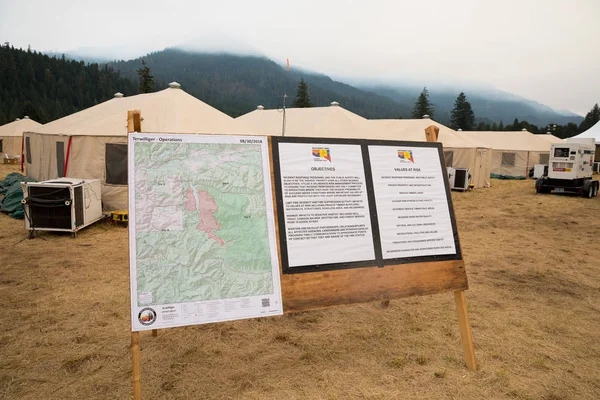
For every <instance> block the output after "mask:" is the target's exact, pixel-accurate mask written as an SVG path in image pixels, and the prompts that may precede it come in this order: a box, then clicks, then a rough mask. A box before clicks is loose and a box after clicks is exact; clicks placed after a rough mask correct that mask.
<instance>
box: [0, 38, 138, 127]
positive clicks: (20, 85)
mask: <svg viewBox="0 0 600 400" xmlns="http://www.w3.org/2000/svg"><path fill="white" fill-rule="evenodd" d="M116 92H121V93H123V94H124V95H132V94H137V92H138V90H137V85H136V83H135V82H134V81H131V80H129V79H124V78H122V77H120V75H119V72H117V71H114V70H113V69H112V68H110V67H108V66H106V65H105V66H102V67H101V66H99V65H98V64H85V63H84V62H83V61H73V60H67V59H66V58H65V56H64V55H63V56H62V57H61V58H57V57H50V56H48V55H45V54H42V53H38V52H36V51H32V50H31V49H30V48H28V49H27V50H21V49H15V48H14V47H13V46H11V45H10V43H4V44H3V45H0V125H3V124H6V123H8V122H12V121H14V120H15V119H16V118H23V117H24V116H25V115H27V116H29V117H30V118H31V119H33V120H35V121H37V122H40V123H43V124H44V123H47V122H50V121H53V120H55V119H58V118H61V117H64V116H66V115H69V114H73V113H75V112H77V111H80V110H83V109H85V108H88V107H91V106H93V105H96V104H98V103H100V102H103V101H105V100H108V99H110V98H112V97H113V96H114V94H115V93H116Z"/></svg>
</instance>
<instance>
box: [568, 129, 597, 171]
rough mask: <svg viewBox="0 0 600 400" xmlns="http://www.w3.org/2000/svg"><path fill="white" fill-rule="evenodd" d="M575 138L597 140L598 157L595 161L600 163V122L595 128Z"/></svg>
mask: <svg viewBox="0 0 600 400" xmlns="http://www.w3.org/2000/svg"><path fill="white" fill-rule="evenodd" d="M573 138H577V139H588V138H593V139H594V140H596V155H595V159H594V161H596V162H600V121H598V122H596V124H595V125H594V126H592V127H591V128H590V129H588V130H587V131H585V132H583V133H580V134H579V135H577V136H573Z"/></svg>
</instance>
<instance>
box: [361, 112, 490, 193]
mask: <svg viewBox="0 0 600 400" xmlns="http://www.w3.org/2000/svg"><path fill="white" fill-rule="evenodd" d="M368 125H369V131H368V132H369V135H370V136H369V138H372V139H383V140H409V141H417V142H423V141H425V128H427V127H428V126H431V125H434V126H437V127H438V128H439V130H440V131H439V136H438V142H441V143H442V144H443V146H444V158H445V161H446V166H447V167H453V168H468V169H469V171H470V174H471V181H470V182H471V183H472V184H473V185H474V186H475V187H476V188H481V187H490V169H491V166H492V164H491V160H492V158H491V149H490V148H487V147H486V146H485V145H484V144H482V143H479V142H478V141H477V140H475V139H472V138H469V137H467V136H466V135H463V134H462V132H457V131H454V130H453V129H450V128H448V127H447V126H445V125H442V124H440V123H438V122H435V121H433V120H431V119H429V118H423V119H385V120H369V122H368Z"/></svg>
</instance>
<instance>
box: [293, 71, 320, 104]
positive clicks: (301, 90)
mask: <svg viewBox="0 0 600 400" xmlns="http://www.w3.org/2000/svg"><path fill="white" fill-rule="evenodd" d="M292 106H294V107H297V108H308V107H314V106H315V105H314V104H313V103H311V102H310V97H309V96H308V85H307V84H306V82H304V79H303V78H301V79H300V83H298V93H297V94H296V99H295V100H294V102H293V103H292Z"/></svg>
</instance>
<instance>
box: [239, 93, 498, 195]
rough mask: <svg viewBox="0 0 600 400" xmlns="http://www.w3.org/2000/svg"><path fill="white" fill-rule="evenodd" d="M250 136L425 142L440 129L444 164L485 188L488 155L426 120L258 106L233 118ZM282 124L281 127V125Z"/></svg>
mask: <svg viewBox="0 0 600 400" xmlns="http://www.w3.org/2000/svg"><path fill="white" fill-rule="evenodd" d="M237 120H239V121H241V122H243V123H244V125H246V126H247V127H248V128H249V129H251V130H252V132H253V133H256V134H265V135H271V136H281V134H282V131H283V128H284V124H285V135H286V136H300V137H303V136H304V137H306V136H315V137H328V138H351V139H360V138H362V139H381V140H407V141H419V142H423V141H425V128H427V127H428V126H431V125H435V126H437V127H438V128H439V129H440V135H439V138H438V140H439V141H440V142H442V144H443V145H444V152H445V156H446V161H447V163H449V164H450V165H448V166H454V167H455V168H469V169H470V170H471V175H472V182H473V183H474V184H475V186H476V187H485V186H489V184H490V182H489V176H490V168H491V158H490V156H491V154H490V151H488V149H485V146H484V145H481V144H479V143H477V142H476V140H472V139H469V138H467V137H463V136H461V135H460V134H459V132H456V131H453V130H452V129H450V128H448V127H446V126H444V125H442V124H439V123H437V122H435V121H433V120H431V119H429V118H425V119H403V120H394V119H389V120H368V119H365V118H363V117H361V116H359V115H357V114H354V113H352V112H350V111H348V110H346V109H344V108H343V107H341V106H340V105H339V104H338V103H337V102H332V103H331V105H330V106H329V107H311V108H289V109H286V112H285V118H284V115H283V110H265V109H264V108H263V107H262V106H258V108H257V109H256V110H254V111H252V112H250V113H248V114H245V115H242V116H240V117H238V118H237ZM284 120H285V123H284Z"/></svg>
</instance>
